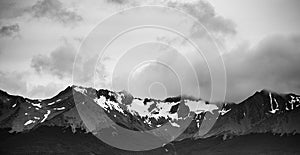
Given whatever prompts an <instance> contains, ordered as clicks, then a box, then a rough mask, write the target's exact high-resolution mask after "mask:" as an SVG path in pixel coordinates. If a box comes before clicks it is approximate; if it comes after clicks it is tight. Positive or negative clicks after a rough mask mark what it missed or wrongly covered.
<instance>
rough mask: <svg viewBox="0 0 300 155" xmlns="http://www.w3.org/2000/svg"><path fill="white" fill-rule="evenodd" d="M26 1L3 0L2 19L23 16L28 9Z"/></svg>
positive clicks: (0, 10)
mask: <svg viewBox="0 0 300 155" xmlns="http://www.w3.org/2000/svg"><path fill="white" fill-rule="evenodd" d="M24 3H26V2H25V1H18V0H1V1H0V19H9V18H14V17H18V16H21V15H22V14H23V13H24V10H25V9H26V5H24Z"/></svg>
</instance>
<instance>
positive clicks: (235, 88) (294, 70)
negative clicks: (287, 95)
mask: <svg viewBox="0 0 300 155" xmlns="http://www.w3.org/2000/svg"><path fill="white" fill-rule="evenodd" d="M299 60H300V35H294V36H282V35H276V36H270V37H268V38H265V39H263V40H262V41H261V42H260V43H259V44H258V45H257V46H256V47H254V48H249V47H248V46H241V47H240V48H238V49H236V50H235V51H233V52H231V53H229V54H227V55H225V56H224V61H225V65H226V68H227V76H228V91H227V97H228V98H227V99H228V100H241V99H243V98H246V97H247V96H249V95H251V94H252V93H253V92H255V91H257V90H260V89H269V90H273V91H276V92H296V93H300V67H299V66H300V61H299Z"/></svg>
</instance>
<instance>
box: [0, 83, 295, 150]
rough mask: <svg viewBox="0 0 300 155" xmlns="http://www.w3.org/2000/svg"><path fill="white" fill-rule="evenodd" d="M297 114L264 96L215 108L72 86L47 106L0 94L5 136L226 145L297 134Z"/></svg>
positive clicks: (290, 97)
mask: <svg viewBox="0 0 300 155" xmlns="http://www.w3.org/2000/svg"><path fill="white" fill-rule="evenodd" d="M299 109H300V96H298V95H295V94H278V93H275V92H271V91H267V90H262V91H259V92H256V93H255V94H253V95H252V96H251V97H249V98H248V99H246V100H245V101H243V102H241V103H239V104H234V103H224V104H218V105H216V104H213V103H208V102H206V101H203V100H201V99H195V98H192V97H187V96H178V97H170V98H167V99H165V100H156V99H149V98H145V99H140V98H135V97H133V96H132V95H130V94H129V93H127V92H125V91H122V92H113V91H109V90H105V89H100V90H95V89H93V88H84V87H79V86H72V87H68V88H66V89H65V90H63V91H62V92H60V93H59V94H57V95H56V96H54V97H53V98H50V99H46V100H32V99H27V98H23V97H21V96H13V95H9V94H8V93H6V92H4V91H0V128H2V129H5V131H6V130H7V129H8V130H7V131H8V132H9V133H28V132H29V133H30V132H33V131H35V130H39V128H44V127H49V128H51V127H59V128H71V129H72V132H73V133H75V132H76V131H81V132H82V131H83V132H84V133H86V134H93V135H95V136H99V135H101V133H102V135H103V133H105V135H111V136H116V135H119V136H120V135H122V134H123V135H124V134H125V135H127V133H122V132H121V131H123V130H121V128H125V129H129V130H130V131H145V132H149V133H150V134H152V135H154V137H155V138H158V139H164V140H165V141H173V140H175V141H178V142H181V141H185V140H192V141H198V140H201V139H204V140H205V139H208V138H213V137H221V138H222V139H223V140H226V139H227V140H228V138H229V139H232V137H238V136H246V135H251V134H264V133H272V134H276V135H295V134H298V133H299V132H300V120H299V118H300V117H299V115H300V111H299ZM131 136H132V135H131ZM163 144H164V143H163Z"/></svg>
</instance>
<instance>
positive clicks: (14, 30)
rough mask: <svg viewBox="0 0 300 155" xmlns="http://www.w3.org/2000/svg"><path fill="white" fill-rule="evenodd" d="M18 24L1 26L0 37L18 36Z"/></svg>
mask: <svg viewBox="0 0 300 155" xmlns="http://www.w3.org/2000/svg"><path fill="white" fill-rule="evenodd" d="M19 32H20V26H19V24H13V25H7V26H2V27H1V29H0V36H1V37H13V38H14V37H17V36H19Z"/></svg>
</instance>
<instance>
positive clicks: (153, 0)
mask: <svg viewBox="0 0 300 155" xmlns="http://www.w3.org/2000/svg"><path fill="white" fill-rule="evenodd" d="M107 2H109V3H115V4H118V5H119V4H121V5H124V4H128V5H131V6H139V5H143V4H146V5H147V4H150V5H151V4H158V5H165V6H168V7H171V8H175V9H179V10H181V11H184V12H186V13H188V14H189V15H191V16H193V17H195V19H196V20H198V22H200V23H201V24H203V26H205V28H206V29H207V30H208V31H210V32H211V33H214V34H215V35H217V36H218V37H225V36H227V35H235V34H236V25H235V23H234V22H233V21H231V20H230V19H226V18H224V17H223V16H221V15H218V14H217V13H216V11H215V9H214V7H213V6H212V5H211V4H210V3H209V2H207V1H206V0H198V1H190V2H189V1H180V0H177V1H176V0H175V1H174V0H142V1H141V0H132V1H128V0H107ZM203 31H204V29H202V27H201V28H199V26H198V24H196V23H195V24H194V26H193V27H192V29H191V35H192V36H194V37H201V36H202V35H201V34H202V33H205V32H203ZM220 39H222V38H220Z"/></svg>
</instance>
